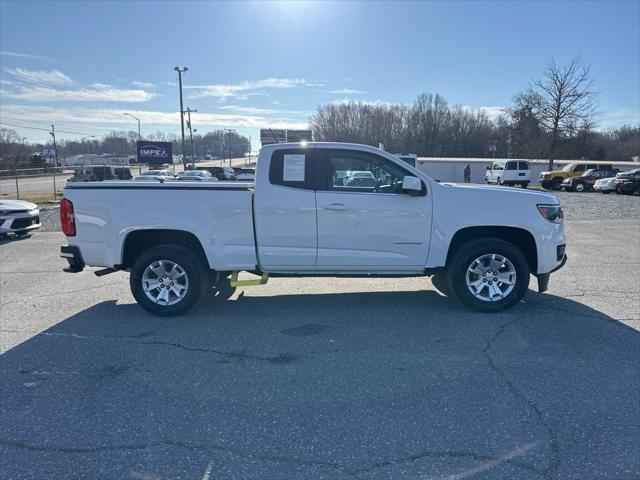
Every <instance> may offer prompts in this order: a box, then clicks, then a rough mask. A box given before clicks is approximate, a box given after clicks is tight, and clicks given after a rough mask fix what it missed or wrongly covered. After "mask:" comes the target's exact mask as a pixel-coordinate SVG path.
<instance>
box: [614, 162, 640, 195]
mask: <svg viewBox="0 0 640 480" xmlns="http://www.w3.org/2000/svg"><path fill="white" fill-rule="evenodd" d="M616 191H617V192H618V193H622V194H627V195H631V194H632V193H634V192H638V193H640V168H636V169H635V170H630V171H628V172H620V173H619V174H618V175H617V176H616Z"/></svg>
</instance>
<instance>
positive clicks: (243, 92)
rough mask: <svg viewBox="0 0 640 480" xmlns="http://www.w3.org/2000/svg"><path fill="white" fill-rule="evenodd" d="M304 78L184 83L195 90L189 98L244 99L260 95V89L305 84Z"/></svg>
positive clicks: (189, 88)
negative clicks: (206, 83)
mask: <svg viewBox="0 0 640 480" xmlns="http://www.w3.org/2000/svg"><path fill="white" fill-rule="evenodd" d="M305 83H306V81H305V79H304V78H265V79H263V80H253V81H244V82H240V83H236V84H212V85H185V87H184V88H185V90H195V93H193V94H191V96H190V98H202V97H217V98H238V99H246V97H247V96H249V95H260V94H261V93H260V90H266V89H285V88H294V87H296V86H297V85H302V84H305Z"/></svg>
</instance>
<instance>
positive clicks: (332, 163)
mask: <svg viewBox="0 0 640 480" xmlns="http://www.w3.org/2000/svg"><path fill="white" fill-rule="evenodd" d="M326 166H327V170H326V188H327V190H333V191H345V192H366V193H400V192H401V191H402V180H403V179H404V177H405V175H410V173H409V172H407V171H406V170H404V169H403V168H401V167H400V166H399V165H396V164H395V163H393V162H390V161H389V160H387V159H385V158H382V157H379V156H377V155H373V154H369V153H365V152H357V151H352V150H327V151H326Z"/></svg>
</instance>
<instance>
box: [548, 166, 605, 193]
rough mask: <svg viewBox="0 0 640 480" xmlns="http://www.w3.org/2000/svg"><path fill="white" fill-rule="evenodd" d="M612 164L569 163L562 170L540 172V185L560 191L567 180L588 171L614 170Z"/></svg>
mask: <svg viewBox="0 0 640 480" xmlns="http://www.w3.org/2000/svg"><path fill="white" fill-rule="evenodd" d="M612 167H613V166H612V165H611V164H610V163H602V162H596V163H577V162H576V163H567V164H566V165H565V166H564V167H562V170H552V171H550V172H540V177H539V178H540V185H542V188H546V189H547V190H560V187H561V185H562V182H564V181H565V180H566V179H567V178H571V177H577V176H578V175H582V174H583V173H584V172H585V171H586V170H590V169H604V170H613V168H612Z"/></svg>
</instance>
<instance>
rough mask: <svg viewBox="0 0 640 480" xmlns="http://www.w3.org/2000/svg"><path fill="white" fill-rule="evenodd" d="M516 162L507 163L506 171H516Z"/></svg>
mask: <svg viewBox="0 0 640 480" xmlns="http://www.w3.org/2000/svg"><path fill="white" fill-rule="evenodd" d="M517 169H518V162H507V170H517Z"/></svg>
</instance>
